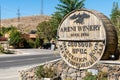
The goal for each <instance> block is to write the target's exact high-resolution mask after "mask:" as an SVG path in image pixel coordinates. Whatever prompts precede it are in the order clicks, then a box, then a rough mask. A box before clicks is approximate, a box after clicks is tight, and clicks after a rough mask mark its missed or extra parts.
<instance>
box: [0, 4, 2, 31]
mask: <svg viewBox="0 0 120 80" xmlns="http://www.w3.org/2000/svg"><path fill="white" fill-rule="evenodd" d="M1 24H2V23H1V6H0V32H1V31H2V25H1Z"/></svg>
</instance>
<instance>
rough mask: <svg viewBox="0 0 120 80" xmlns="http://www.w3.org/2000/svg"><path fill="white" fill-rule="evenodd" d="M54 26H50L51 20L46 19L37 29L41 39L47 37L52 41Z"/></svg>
mask: <svg viewBox="0 0 120 80" xmlns="http://www.w3.org/2000/svg"><path fill="white" fill-rule="evenodd" d="M52 30H53V27H51V26H50V22H49V21H48V22H47V21H44V22H42V23H40V24H38V26H37V31H38V35H39V37H40V39H47V40H48V41H50V40H51V39H52V37H53V31H52Z"/></svg>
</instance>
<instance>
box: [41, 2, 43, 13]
mask: <svg viewBox="0 0 120 80" xmlns="http://www.w3.org/2000/svg"><path fill="white" fill-rule="evenodd" d="M41 15H43V0H41Z"/></svg>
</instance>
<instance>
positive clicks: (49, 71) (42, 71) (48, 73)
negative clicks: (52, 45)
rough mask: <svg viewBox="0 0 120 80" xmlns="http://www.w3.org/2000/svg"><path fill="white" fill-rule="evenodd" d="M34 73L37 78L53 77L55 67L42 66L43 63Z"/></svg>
mask: <svg viewBox="0 0 120 80" xmlns="http://www.w3.org/2000/svg"><path fill="white" fill-rule="evenodd" d="M36 75H37V77H38V78H39V79H41V78H53V77H55V76H56V75H57V74H56V69H54V68H51V67H44V66H43V65H41V66H39V68H38V70H37V71H36Z"/></svg>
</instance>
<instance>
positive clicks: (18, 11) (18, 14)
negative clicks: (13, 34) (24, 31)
mask: <svg viewBox="0 0 120 80" xmlns="http://www.w3.org/2000/svg"><path fill="white" fill-rule="evenodd" d="M17 16H18V18H17V20H18V24H17V27H18V29H20V26H19V24H20V9H18V10H17Z"/></svg>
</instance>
